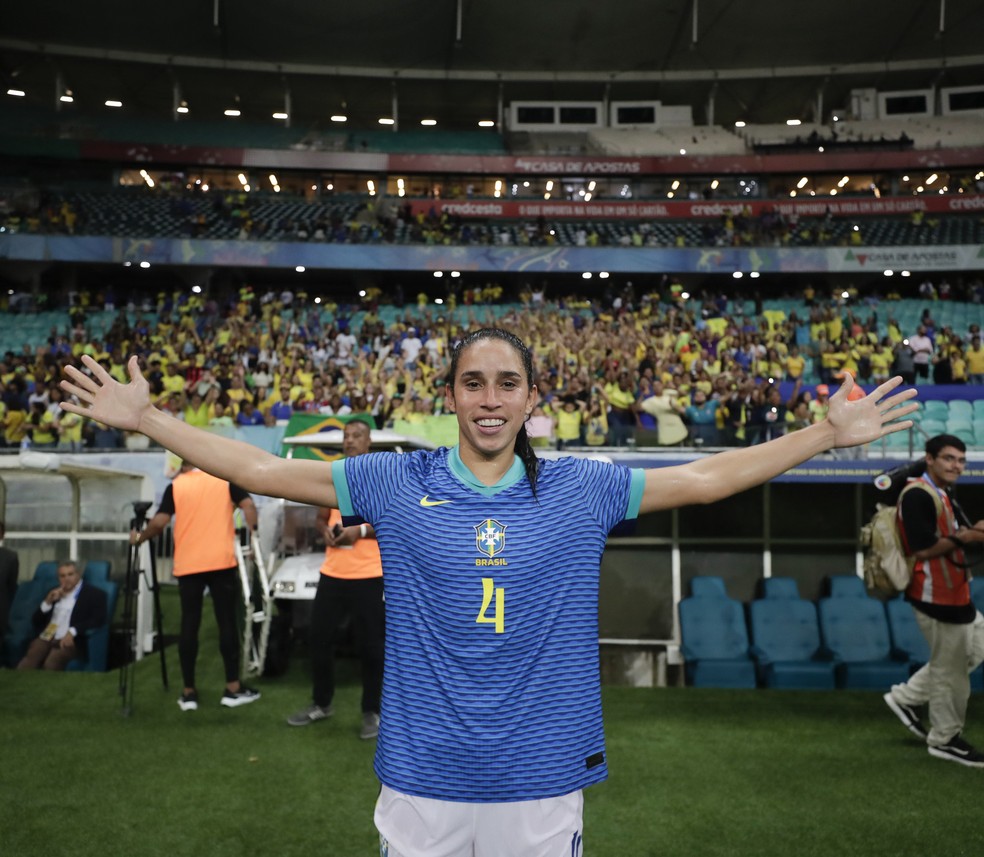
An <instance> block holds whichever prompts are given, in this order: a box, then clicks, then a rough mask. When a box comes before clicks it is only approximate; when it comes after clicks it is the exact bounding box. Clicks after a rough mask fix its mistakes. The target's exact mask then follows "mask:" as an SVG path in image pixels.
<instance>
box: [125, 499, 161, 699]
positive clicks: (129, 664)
mask: <svg viewBox="0 0 984 857" xmlns="http://www.w3.org/2000/svg"><path fill="white" fill-rule="evenodd" d="M151 505H152V504H151V502H150V501H137V502H135V503H134V504H133V513H134V514H133V518H132V519H131V520H130V530H131V531H132V530H136V531H137V532H140V531H141V530H142V529H143V528H144V524H146V522H147V510H148V509H150V507H151ZM140 548H141V545H135V544H131V545H130V549H129V553H128V554H127V559H126V580H125V582H124V585H123V595H124V598H123V617H122V621H123V636H124V641H125V655H124V659H123V663H122V664H121V665H120V676H119V690H120V697H121V699H122V701H123V702H122V705H123V716H124V717H129V716H130V714H132V713H133V685H134V665H135V664H136V662H137V655H138V654H139V651H140V650H139V647H140V646H142V645H143V641H142V640H141V639H139V636H140V635H139V634H138V624H139V622H138V618H139V617H138V615H137V613H138V610H139V595H140V582H141V580H143V582H144V583H145V585H146V587H147V590H148V591H149V592H150V593H151V594H152V595H153V598H154V623H155V627H156V630H157V645H158V648H159V649H160V653H161V681H162V682H163V684H164V689H165V690H167V689H168V681H167V657H166V655H165V653H164V629H163V620H162V615H161V589H160V583H159V582H158V580H157V561H156V557H155V556H154V549H153V546H151V545H148V549H147V556H148V557H149V558H150V559H149V560H148V566H149V567H148V568H147V569H144V568H143V564H142V562H141V557H140ZM148 572H149V578H148V576H147V575H148Z"/></svg>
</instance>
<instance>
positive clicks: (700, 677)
mask: <svg viewBox="0 0 984 857" xmlns="http://www.w3.org/2000/svg"><path fill="white" fill-rule="evenodd" d="M698 581H701V582H698ZM714 581H720V578H710V579H709V580H707V581H706V582H705V581H702V579H701V578H699V577H695V578H694V579H693V581H691V586H692V589H693V591H694V595H692V596H691V597H689V598H684V599H683V600H682V601H681V602H680V604H679V613H680V635H681V646H680V650H681V652H682V653H683V657H684V662H685V663H684V675H685V677H686V680H687V683H688V684H690V685H693V686H694V687H741V688H753V687H755V664H754V662H753V661H752V659H751V657H750V656H749V650H748V629H747V627H746V626H745V614H744V611H743V609H742V605H741V604H740V603H738V602H737V601H735V600H734V599H733V598H729V597H727V595H725V594H723V593H722V592H721V591H720V590H721V589H722V588H723V585H724V584H723V581H722V582H721V584H720V586H719V585H718V584H717V583H716V582H714ZM694 584H696V585H694ZM699 592H700V593H703V594H697V593H699Z"/></svg>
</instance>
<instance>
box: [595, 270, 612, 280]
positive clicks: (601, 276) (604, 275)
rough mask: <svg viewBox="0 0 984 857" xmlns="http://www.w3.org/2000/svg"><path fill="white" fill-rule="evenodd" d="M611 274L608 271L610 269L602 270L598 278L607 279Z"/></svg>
mask: <svg viewBox="0 0 984 857" xmlns="http://www.w3.org/2000/svg"><path fill="white" fill-rule="evenodd" d="M609 276H611V275H610V274H609V273H608V271H601V272H600V273H599V274H598V279H599V280H607V279H608V278H609Z"/></svg>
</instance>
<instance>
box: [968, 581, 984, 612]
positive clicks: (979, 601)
mask: <svg viewBox="0 0 984 857" xmlns="http://www.w3.org/2000/svg"><path fill="white" fill-rule="evenodd" d="M970 600H971V601H973V602H974V606H975V607H976V608H977V609H978V610H980V611H981V613H984V577H972V578H971V579H970Z"/></svg>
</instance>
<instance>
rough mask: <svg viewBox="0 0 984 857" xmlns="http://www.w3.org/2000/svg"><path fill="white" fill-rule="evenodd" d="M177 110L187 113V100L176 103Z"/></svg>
mask: <svg viewBox="0 0 984 857" xmlns="http://www.w3.org/2000/svg"><path fill="white" fill-rule="evenodd" d="M177 112H178V113H187V112H188V102H187V101H182V102H181V103H180V104H179V105H178V107H177Z"/></svg>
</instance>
